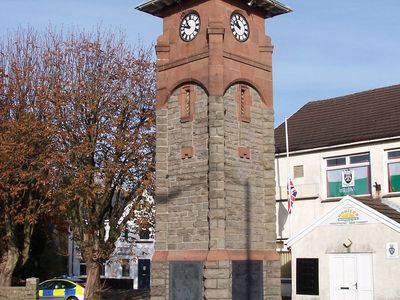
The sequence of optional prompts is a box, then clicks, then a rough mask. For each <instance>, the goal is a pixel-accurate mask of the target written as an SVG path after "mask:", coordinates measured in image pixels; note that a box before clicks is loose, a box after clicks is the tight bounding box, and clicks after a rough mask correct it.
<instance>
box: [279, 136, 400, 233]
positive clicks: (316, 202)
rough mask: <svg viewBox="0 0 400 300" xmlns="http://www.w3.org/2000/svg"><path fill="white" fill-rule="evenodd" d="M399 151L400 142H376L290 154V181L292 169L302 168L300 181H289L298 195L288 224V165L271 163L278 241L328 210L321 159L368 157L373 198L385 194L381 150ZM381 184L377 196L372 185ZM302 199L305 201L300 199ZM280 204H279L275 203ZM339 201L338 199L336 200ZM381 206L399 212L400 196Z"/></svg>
mask: <svg viewBox="0 0 400 300" xmlns="http://www.w3.org/2000/svg"><path fill="white" fill-rule="evenodd" d="M396 148H400V142H379V143H370V144H368V145H361V146H351V147H347V148H342V149H338V148H336V149H328V150H323V151H320V152H314V153H305V154H304V153H303V154H301V153H298V154H296V153H293V154H291V156H290V158H289V166H290V169H289V170H290V171H289V172H290V174H289V175H290V177H291V178H293V167H294V166H297V165H303V166H304V177H302V178H293V183H294V186H295V188H296V190H297V192H298V194H297V198H300V199H299V200H297V201H296V202H295V204H294V207H293V211H292V215H291V219H292V220H291V221H290V219H289V218H288V214H287V202H286V200H285V199H287V196H286V184H287V177H288V176H287V173H288V162H287V159H286V156H284V157H277V158H276V159H275V173H276V177H275V178H276V199H277V200H278V202H277V204H276V212H277V236H278V238H284V239H285V238H288V237H290V236H293V235H294V234H295V233H297V232H299V231H301V230H302V229H304V228H305V227H306V226H308V225H309V224H311V223H312V222H313V221H314V220H316V219H317V218H318V217H320V216H322V215H323V214H325V213H326V212H327V211H329V210H330V209H331V208H332V205H334V204H333V203H329V202H326V200H330V199H327V197H326V170H325V161H324V159H325V158H329V157H335V156H342V155H343V156H344V155H352V154H358V153H366V152H369V153H370V165H371V183H370V184H371V191H372V196H373V197H379V196H383V197H385V196H386V195H387V194H388V182H387V165H386V152H385V150H389V149H396ZM375 182H377V183H378V184H381V186H382V191H381V193H380V194H379V193H377V192H376V191H375V188H374V187H373V185H374V183H375ZM302 198H303V199H304V198H306V199H305V200H301V199H302ZM282 199H283V200H284V201H283V202H279V200H282ZM337 200H340V199H337ZM384 202H385V203H388V204H391V206H392V207H394V208H396V207H398V208H399V209H400V195H398V197H394V198H387V199H385V201H384Z"/></svg>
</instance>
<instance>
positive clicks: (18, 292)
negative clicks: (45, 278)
mask: <svg viewBox="0 0 400 300" xmlns="http://www.w3.org/2000/svg"><path fill="white" fill-rule="evenodd" d="M38 283H39V279H37V278H28V279H27V280H26V285H25V286H24V287H0V299H2V300H3V299H4V300H37V299H38V292H37V286H38Z"/></svg>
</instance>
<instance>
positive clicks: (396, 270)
mask: <svg viewBox="0 0 400 300" xmlns="http://www.w3.org/2000/svg"><path fill="white" fill-rule="evenodd" d="M348 238H350V239H351V240H352V242H353V243H352V245H351V246H350V248H349V249H346V248H345V247H344V246H343V242H344V241H346V240H347V239H348ZM387 242H397V243H398V244H399V245H400V233H398V232H396V231H394V230H393V229H390V228H389V227H387V226H385V225H383V224H381V223H378V224H365V225H338V226H335V225H324V226H320V227H317V228H316V229H314V230H313V231H312V232H310V233H309V234H307V235H306V236H304V237H303V238H302V239H300V240H299V241H297V242H296V243H295V244H293V245H292V278H293V281H292V299H307V300H312V299H329V297H330V278H329V255H330V254H333V253H371V254H372V261H373V266H372V268H373V274H374V278H373V280H374V299H375V300H395V299H397V300H398V299H400V285H399V284H398V282H399V278H400V258H387V257H386V243H387ZM296 258H318V259H319V291H320V294H319V296H310V295H296V280H295V278H296Z"/></svg>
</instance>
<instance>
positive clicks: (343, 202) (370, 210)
mask: <svg viewBox="0 0 400 300" xmlns="http://www.w3.org/2000/svg"><path fill="white" fill-rule="evenodd" d="M349 202H350V203H352V204H353V205H355V206H358V208H360V210H361V211H362V212H363V213H365V214H367V215H369V216H371V217H373V218H375V219H377V220H378V221H380V222H381V223H382V224H384V225H386V226H388V227H389V228H391V229H393V230H394V231H396V232H398V233H400V224H399V223H397V222H396V221H395V220H393V219H391V218H389V217H387V216H385V215H384V214H382V213H380V212H379V211H377V210H376V209H373V208H372V207H369V206H368V205H365V204H364V203H362V202H361V201H358V200H357V199H354V198H353V197H351V196H345V197H344V198H343V199H342V200H340V202H339V204H338V205H337V206H336V207H334V208H332V209H331V210H330V211H329V212H327V213H326V214H325V215H323V216H322V217H320V218H319V219H317V220H316V221H314V222H313V223H311V224H310V225H309V226H307V227H306V228H304V229H303V230H302V231H300V232H299V233H298V234H296V235H295V236H293V237H291V238H289V239H288V240H287V242H286V246H287V247H291V246H292V245H293V244H295V243H296V242H298V241H299V240H301V239H302V238H303V237H304V236H305V235H307V234H309V233H310V232H312V231H313V230H314V229H315V228H317V227H318V226H319V225H321V224H323V223H324V222H325V221H326V220H327V219H329V218H330V217H331V216H332V215H333V214H334V213H335V212H336V211H337V210H339V209H341V208H342V207H344V206H345V205H346V204H347V203H349ZM357 226H358V225H357Z"/></svg>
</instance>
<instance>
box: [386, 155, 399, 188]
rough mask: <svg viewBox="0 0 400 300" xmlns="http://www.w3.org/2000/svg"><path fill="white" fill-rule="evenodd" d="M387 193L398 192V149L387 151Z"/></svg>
mask: <svg viewBox="0 0 400 300" xmlns="http://www.w3.org/2000/svg"><path fill="white" fill-rule="evenodd" d="M387 161H388V164H387V169H388V184H389V193H395V192H400V150H392V151H388V152H387Z"/></svg>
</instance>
